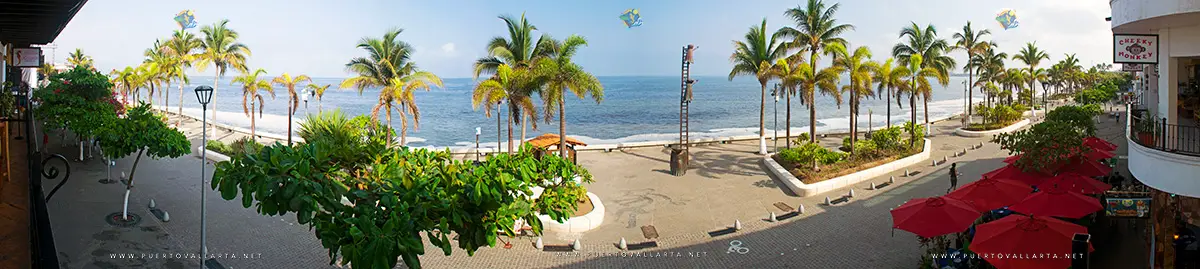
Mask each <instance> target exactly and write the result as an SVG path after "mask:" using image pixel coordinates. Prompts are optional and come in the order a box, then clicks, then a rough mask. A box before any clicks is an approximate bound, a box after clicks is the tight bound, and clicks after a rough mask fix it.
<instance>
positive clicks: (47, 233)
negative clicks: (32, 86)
mask: <svg viewBox="0 0 1200 269" xmlns="http://www.w3.org/2000/svg"><path fill="white" fill-rule="evenodd" d="M17 92H20V93H28V92H29V91H28V89H24V90H19V91H17ZM2 94H11V93H9V92H4V93H2ZM11 96H12V97H15V98H14V100H13V101H15V108H12V109H13V111H7V110H8V109H9V108H3V110H6V111H2V112H3V113H0V120H3V121H6V122H8V123H9V124H8V125H9V126H10V128H12V127H13V126H15V127H16V128H17V129H15V130H14V131H17V132H16V133H17V134H18V136H17V137H14V139H22V138H21V137H22V136H24V139H22V140H25V143H26V150H27V152H26V155H25V158H26V159H25V160H26V163H27V164H28V167H26V169H29V170H28V171H29V172H28V173H27V174H28V175H29V205H30V206H29V235H30V242H29V245H30V252H31V254H32V257H31V258H32V260H31V261H30V262H31V263H32V268H59V264H58V251H57V249H56V248H55V246H54V233H53V232H52V231H51V228H50V214H49V212H48V211H47V210H46V201H47V200H48V199H50V196H49V195H46V194H45V192H44V191H43V189H42V180H44V179H55V178H56V177H57V176H58V174H59V170H58V169H57V168H51V169H50V170H43V169H44V168H45V166H46V165H47V164H48V163H49V161H50V160H53V159H55V158H57V159H63V160H62V161H63V163H64V164H65V163H66V160H65V159H64V158H63V157H62V156H61V155H56V157H55V156H52V157H50V158H46V159H45V160H43V159H42V154H41V153H40V152H38V150H37V143H36V142H35V141H36V139H33V138H34V135H35V134H36V133H35V132H34V128H33V124H31V123H33V122H34V121H33V111H32V102H31V100H30V98H29V95H27V94H12V95H11ZM4 131H8V130H4ZM68 165H69V164H68ZM65 170H66V173H67V174H66V175H64V176H63V179H62V181H61V182H60V183H59V184H58V185H57V186H55V188H54V189H53V190H51V191H50V194H51V195H53V194H54V192H56V191H58V188H60V187H62V184H63V183H66V180H67V178H68V177H69V176H70V167H66V169H65Z"/></svg>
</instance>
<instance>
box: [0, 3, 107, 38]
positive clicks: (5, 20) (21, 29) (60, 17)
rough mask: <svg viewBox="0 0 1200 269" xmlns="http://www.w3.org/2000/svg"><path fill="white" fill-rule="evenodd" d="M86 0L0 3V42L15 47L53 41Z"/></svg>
mask: <svg viewBox="0 0 1200 269" xmlns="http://www.w3.org/2000/svg"><path fill="white" fill-rule="evenodd" d="M84 3H87V0H0V42H3V43H5V44H13V45H15V46H17V47H22V46H28V45H35V44H38V45H40V44H49V43H50V42H54V39H55V38H57V37H58V34H59V33H62V30H63V28H66V27H67V23H68V22H70V21H71V18H74V17H75V13H78V12H79V9H80V8H83V4H84Z"/></svg>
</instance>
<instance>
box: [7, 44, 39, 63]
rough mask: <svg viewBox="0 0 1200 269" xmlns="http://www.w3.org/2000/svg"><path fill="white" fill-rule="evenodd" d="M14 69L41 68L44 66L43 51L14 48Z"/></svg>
mask: <svg viewBox="0 0 1200 269" xmlns="http://www.w3.org/2000/svg"><path fill="white" fill-rule="evenodd" d="M12 66H13V67H40V66H42V49H39V48H14V49H13V53H12Z"/></svg>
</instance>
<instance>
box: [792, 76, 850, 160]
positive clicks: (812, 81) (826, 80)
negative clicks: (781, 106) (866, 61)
mask: <svg viewBox="0 0 1200 269" xmlns="http://www.w3.org/2000/svg"><path fill="white" fill-rule="evenodd" d="M796 68H797V69H798V70H797V71H796V76H797V80H798V81H800V88H799V91H800V92H799V95H800V104H801V105H807V106H808V122H809V124H808V125H809V130H810V131H813V130H815V129H816V128H814V127H813V126H816V125H817V103H816V92H817V91H820V92H821V95H829V96H832V97H833V99H834V101H835V102H836V103H837V105H838V108H839V109H840V108H841V105H842V95H841V93H840V92H839V91H838V87H837V86H838V84H839V83H841V74H842V72H843V70H842V69H841V68H839V67H837V66H830V67H826V68H823V69H821V70H814V69H812V66H811V65H803V64H801V65H799V66H796ZM816 136H817V135H816V133H815V132H810V133H809V135H808V139H809V140H808V142H809V143H816V142H814V141H815V139H816V138H815V137H816ZM816 169H817V162H816V161H813V170H816Z"/></svg>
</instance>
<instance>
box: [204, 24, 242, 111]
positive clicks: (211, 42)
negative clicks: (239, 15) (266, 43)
mask: <svg viewBox="0 0 1200 269" xmlns="http://www.w3.org/2000/svg"><path fill="white" fill-rule="evenodd" d="M227 24H229V20H221V21H219V22H216V23H214V24H213V25H205V26H203V27H200V33H202V34H204V38H203V39H201V40H200V48H199V50H200V52H199V53H197V54H196V55H195V56H194V57H195V59H196V63H195V64H196V65H197V67H196V71H199V72H204V69H205V68H208V66H209V65H212V66H213V68H214V69H216V70H215V71H216V76H214V77H213V95H217V94H216V91H217V85H218V84H219V83H218V82H219V81H220V80H221V77H222V76H224V75H225V71H226V70H228V69H229V68H233V69H234V70H238V71H241V72H243V73H244V72H246V71H247V69H246V58H248V57H250V48H249V47H246V45H245V44H242V43H241V42H240V41H239V40H238V37H240V35H238V32H237V31H234V30H233V29H229V27H227V26H226V25H227ZM217 103H220V102H213V103H212V105H213V106H212V108H213V116H212V117H213V121H214V122H215V121H216V120H217ZM213 128H216V127H213ZM214 130H215V129H214ZM214 132H215V131H214Z"/></svg>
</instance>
